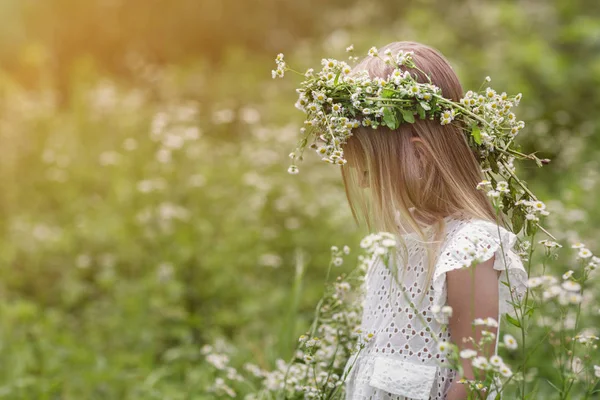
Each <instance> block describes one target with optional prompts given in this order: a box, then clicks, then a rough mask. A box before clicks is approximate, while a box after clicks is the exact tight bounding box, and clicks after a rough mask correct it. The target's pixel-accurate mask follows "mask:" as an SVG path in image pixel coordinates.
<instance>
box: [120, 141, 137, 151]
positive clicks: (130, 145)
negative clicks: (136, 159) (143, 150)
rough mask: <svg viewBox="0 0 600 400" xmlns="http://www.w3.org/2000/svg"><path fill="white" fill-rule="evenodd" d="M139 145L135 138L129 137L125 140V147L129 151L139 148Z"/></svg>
mask: <svg viewBox="0 0 600 400" xmlns="http://www.w3.org/2000/svg"><path fill="white" fill-rule="evenodd" d="M137 147H138V144H137V141H136V140H135V139H134V138H127V139H125V141H124V142H123V148H124V149H125V150H127V151H133V150H135V149H137Z"/></svg>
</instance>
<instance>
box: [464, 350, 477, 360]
mask: <svg viewBox="0 0 600 400" xmlns="http://www.w3.org/2000/svg"><path fill="white" fill-rule="evenodd" d="M476 355H477V352H476V351H475V350H473V349H465V350H462V351H461V352H460V357H461V358H473V357H475V356H476Z"/></svg>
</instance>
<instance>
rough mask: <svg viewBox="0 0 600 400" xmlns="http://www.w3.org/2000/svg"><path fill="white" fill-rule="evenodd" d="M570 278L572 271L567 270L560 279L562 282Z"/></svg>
mask: <svg viewBox="0 0 600 400" xmlns="http://www.w3.org/2000/svg"><path fill="white" fill-rule="evenodd" d="M571 276H573V270H568V271H567V272H565V273H564V274H563V276H562V278H563V279H564V280H567V279H569V278H570V277H571Z"/></svg>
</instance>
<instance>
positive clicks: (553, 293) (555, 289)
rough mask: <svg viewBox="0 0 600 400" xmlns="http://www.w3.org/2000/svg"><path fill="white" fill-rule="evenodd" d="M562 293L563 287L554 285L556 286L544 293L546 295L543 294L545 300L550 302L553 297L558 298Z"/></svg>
mask: <svg viewBox="0 0 600 400" xmlns="http://www.w3.org/2000/svg"><path fill="white" fill-rule="evenodd" d="M561 293H562V289H561V287H560V286H558V285H554V286H550V287H549V288H548V289H546V290H545V291H544V293H543V294H542V297H543V298H544V300H549V299H551V298H553V297H556V296H558V295H559V294H561Z"/></svg>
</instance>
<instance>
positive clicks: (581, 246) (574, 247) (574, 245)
mask: <svg viewBox="0 0 600 400" xmlns="http://www.w3.org/2000/svg"><path fill="white" fill-rule="evenodd" d="M584 247H585V244H583V243H581V242H576V243H573V244H572V245H571V248H573V249H581V248H584Z"/></svg>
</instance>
